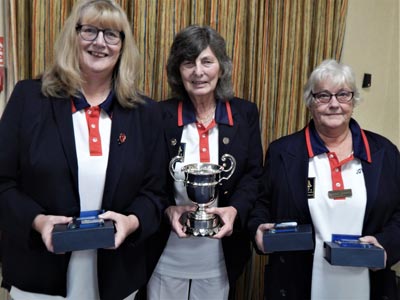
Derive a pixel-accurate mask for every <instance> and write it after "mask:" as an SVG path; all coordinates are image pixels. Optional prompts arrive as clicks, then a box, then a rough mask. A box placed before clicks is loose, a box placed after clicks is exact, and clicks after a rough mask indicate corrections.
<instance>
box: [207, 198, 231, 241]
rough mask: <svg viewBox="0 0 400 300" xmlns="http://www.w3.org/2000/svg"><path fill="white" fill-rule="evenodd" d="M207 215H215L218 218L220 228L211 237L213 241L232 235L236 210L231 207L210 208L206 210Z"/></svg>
mask: <svg viewBox="0 0 400 300" xmlns="http://www.w3.org/2000/svg"><path fill="white" fill-rule="evenodd" d="M206 212H207V213H209V214H216V215H218V216H219V217H220V219H221V222H222V226H221V228H220V230H219V231H218V233H217V234H215V235H213V236H211V237H212V238H214V239H220V238H223V237H224V236H230V235H231V234H232V233H233V223H234V222H235V219H236V215H237V210H236V208H234V207H233V206H227V207H210V208H207V209H206Z"/></svg>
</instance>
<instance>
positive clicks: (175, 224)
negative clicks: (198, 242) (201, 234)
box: [165, 205, 197, 238]
mask: <svg viewBox="0 0 400 300" xmlns="http://www.w3.org/2000/svg"><path fill="white" fill-rule="evenodd" d="M196 209H197V207H196V206H194V205H180V206H175V205H171V206H170V207H168V208H167V209H166V210H165V214H166V215H167V216H168V219H169V222H170V224H171V227H172V230H173V231H174V232H175V233H176V235H177V236H178V237H180V238H185V237H188V236H189V235H188V234H186V225H184V220H183V219H184V218H185V217H186V214H187V213H188V212H194V211H196Z"/></svg>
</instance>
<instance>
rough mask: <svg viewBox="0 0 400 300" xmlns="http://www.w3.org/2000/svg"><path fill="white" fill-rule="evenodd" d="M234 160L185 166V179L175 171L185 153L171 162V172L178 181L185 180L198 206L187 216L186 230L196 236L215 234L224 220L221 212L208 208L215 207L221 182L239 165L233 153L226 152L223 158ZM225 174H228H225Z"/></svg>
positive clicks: (222, 159) (192, 199) (187, 190)
mask: <svg viewBox="0 0 400 300" xmlns="http://www.w3.org/2000/svg"><path fill="white" fill-rule="evenodd" d="M227 159H228V160H229V161H230V164H229V167H228V168H227V169H225V164H224V165H223V166H220V165H217V164H212V163H193V164H188V165H185V166H183V167H182V169H181V171H182V172H183V173H184V179H178V178H176V177H175V174H174V166H175V163H176V162H177V161H179V162H182V160H183V157H182V156H175V157H174V158H173V159H172V160H171V161H170V165H169V171H170V173H171V175H172V177H173V178H174V180H175V181H183V183H184V184H185V187H186V192H187V194H188V197H189V199H190V200H191V201H192V202H193V203H194V204H196V205H197V209H196V211H195V212H191V213H189V214H188V217H187V219H186V222H185V223H186V232H187V233H189V234H191V235H193V236H212V235H214V234H216V233H217V232H218V231H219V228H220V220H219V218H218V216H217V215H215V214H209V213H206V211H205V210H206V208H207V207H209V206H211V205H212V204H213V203H214V201H215V200H216V199H217V197H218V184H219V183H220V182H221V181H222V180H227V179H229V178H230V177H231V176H232V174H233V171H234V170H235V167H236V160H235V158H234V157H233V156H232V155H230V154H224V155H223V156H222V157H221V161H226V160H227ZM222 173H228V174H227V176H225V177H224V176H222V175H221V174H222Z"/></svg>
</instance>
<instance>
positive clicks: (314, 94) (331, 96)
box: [310, 91, 354, 104]
mask: <svg viewBox="0 0 400 300" xmlns="http://www.w3.org/2000/svg"><path fill="white" fill-rule="evenodd" d="M342 92H343V91H342ZM345 92H348V93H350V94H351V97H350V99H349V100H347V101H340V100H339V99H338V98H337V97H336V95H337V94H338V93H336V94H332V93H330V92H327V91H323V92H318V93H313V92H311V93H310V94H311V96H312V97H313V98H314V99H315V100H316V101H318V102H319V103H323V104H328V103H329V102H331V101H332V98H333V96H335V98H336V100H337V102H339V103H350V101H351V100H353V98H354V92H349V91H345ZM320 93H326V94H329V95H330V97H329V100H328V102H323V101H321V100H320V99H317V98H316V96H317V95H318V94H320Z"/></svg>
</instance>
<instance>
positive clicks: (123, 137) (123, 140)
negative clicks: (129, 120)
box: [118, 132, 126, 145]
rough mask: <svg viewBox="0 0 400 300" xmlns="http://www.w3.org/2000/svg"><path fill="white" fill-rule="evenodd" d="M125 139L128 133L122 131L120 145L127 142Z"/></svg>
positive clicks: (119, 139) (119, 138)
mask: <svg viewBox="0 0 400 300" xmlns="http://www.w3.org/2000/svg"><path fill="white" fill-rule="evenodd" d="M125 141H126V134H125V133H123V132H121V133H120V134H119V137H118V145H121V144H122V143H125Z"/></svg>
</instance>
